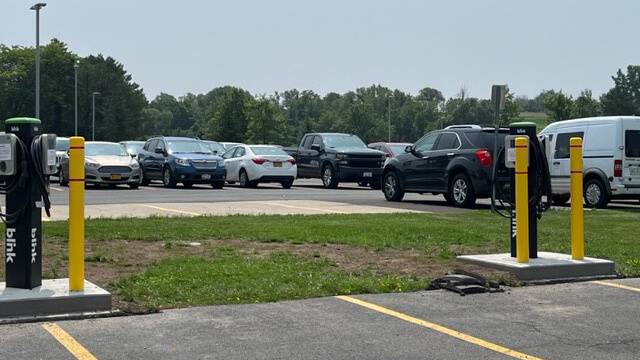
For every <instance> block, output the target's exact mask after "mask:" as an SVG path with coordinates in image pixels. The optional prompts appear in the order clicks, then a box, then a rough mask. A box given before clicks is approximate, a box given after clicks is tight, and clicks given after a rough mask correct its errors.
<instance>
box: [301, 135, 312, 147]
mask: <svg viewBox="0 0 640 360" xmlns="http://www.w3.org/2000/svg"><path fill="white" fill-rule="evenodd" d="M313 138H314V136H307V137H306V138H305V139H304V144H302V147H303V148H305V149H311V141H313Z"/></svg>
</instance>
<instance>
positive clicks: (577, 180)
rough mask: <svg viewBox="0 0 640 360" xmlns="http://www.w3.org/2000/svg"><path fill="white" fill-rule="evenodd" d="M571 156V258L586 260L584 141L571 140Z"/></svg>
mask: <svg viewBox="0 0 640 360" xmlns="http://www.w3.org/2000/svg"><path fill="white" fill-rule="evenodd" d="M569 147H570V148H569V154H570V156H571V160H570V161H571V258H572V259H573V260H583V259H584V228H583V216H584V211H583V208H582V139H581V138H579V137H573V138H571V139H569Z"/></svg>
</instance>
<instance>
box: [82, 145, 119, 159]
mask: <svg viewBox="0 0 640 360" xmlns="http://www.w3.org/2000/svg"><path fill="white" fill-rule="evenodd" d="M84 154H85V155H86V156H98V155H117V156H129V154H127V152H126V151H125V150H124V147H123V146H122V145H120V144H91V143H87V144H86V145H85V147H84Z"/></svg>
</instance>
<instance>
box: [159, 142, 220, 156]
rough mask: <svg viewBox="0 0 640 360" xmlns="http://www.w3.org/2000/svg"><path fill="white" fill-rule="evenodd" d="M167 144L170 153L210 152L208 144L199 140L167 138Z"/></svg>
mask: <svg viewBox="0 0 640 360" xmlns="http://www.w3.org/2000/svg"><path fill="white" fill-rule="evenodd" d="M167 144H168V147H169V152H170V153H172V154H212V151H211V149H210V148H209V146H207V144H205V143H204V142H202V141H199V140H169V141H167Z"/></svg>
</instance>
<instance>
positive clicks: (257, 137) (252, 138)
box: [246, 96, 285, 144]
mask: <svg viewBox="0 0 640 360" xmlns="http://www.w3.org/2000/svg"><path fill="white" fill-rule="evenodd" d="M284 129H285V122H284V114H283V112H282V111H281V110H280V108H279V107H278V103H277V101H276V100H274V99H268V98H266V97H264V96H261V97H259V98H258V99H256V101H254V102H253V103H252V104H251V106H250V107H249V125H248V127H247V136H246V141H247V142H250V143H254V144H255V143H257V144H281V142H282V140H283V139H284V135H285V132H284Z"/></svg>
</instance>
